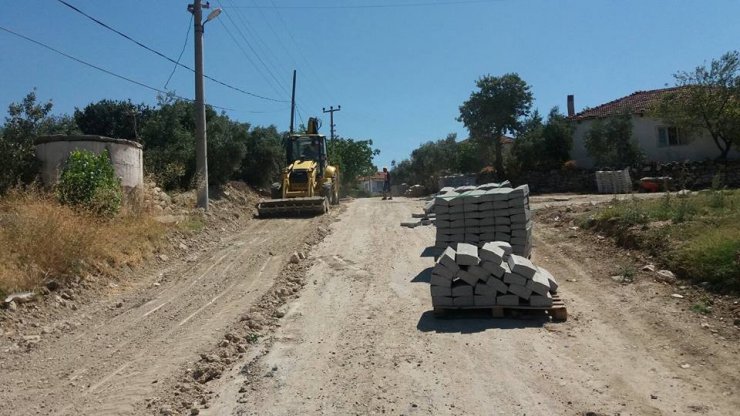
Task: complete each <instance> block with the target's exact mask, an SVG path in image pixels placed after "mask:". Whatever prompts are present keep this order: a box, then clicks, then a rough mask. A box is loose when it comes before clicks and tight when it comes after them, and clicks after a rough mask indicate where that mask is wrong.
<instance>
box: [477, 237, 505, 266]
mask: <svg viewBox="0 0 740 416" xmlns="http://www.w3.org/2000/svg"><path fill="white" fill-rule="evenodd" d="M505 255H506V252H505V251H504V249H502V248H501V247H500V246H498V245H497V244H495V243H492V242H488V243H486V244H484V245H483V247H481V248H480V250H478V257H480V259H481V260H486V261H489V262H492V263H496V265H498V264H500V263H501V261H503V259H504V257H505Z"/></svg>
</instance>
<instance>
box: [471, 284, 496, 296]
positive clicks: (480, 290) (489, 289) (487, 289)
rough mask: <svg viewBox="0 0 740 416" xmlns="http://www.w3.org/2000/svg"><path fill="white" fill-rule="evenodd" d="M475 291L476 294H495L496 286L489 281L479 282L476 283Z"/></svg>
mask: <svg viewBox="0 0 740 416" xmlns="http://www.w3.org/2000/svg"><path fill="white" fill-rule="evenodd" d="M474 293H475V294H476V295H495V294H496V288H494V287H493V286H490V285H488V284H487V283H478V284H477V285H475V290H474Z"/></svg>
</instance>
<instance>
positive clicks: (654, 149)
mask: <svg viewBox="0 0 740 416" xmlns="http://www.w3.org/2000/svg"><path fill="white" fill-rule="evenodd" d="M593 124H594V120H583V121H580V122H577V123H576V124H575V130H574V132H573V150H572V151H571V159H573V160H575V161H576V164H577V165H578V166H579V167H582V168H593V167H594V163H593V160H592V159H591V157H590V156H589V154H588V151H586V146H585V144H584V138H585V137H586V133H588V131H589V130H591V127H592V126H593ZM667 126H668V125H667V124H665V123H663V122H661V121H659V120H656V119H653V118H649V117H639V116H633V117H632V137H633V138H635V139H636V140H637V142H638V144H639V145H640V148H641V149H642V151H643V153H644V154H645V160H646V161H648V162H684V161H700V160H707V159H715V158H716V157H717V156H719V149H718V148H717V145H715V144H714V140H712V138H711V136H709V134H708V133H705V134H704V135H703V136H702V135H695V137H692V138H691V139H690V141H689V143H688V144H686V145H681V146H665V147H658V127H667ZM728 156H729V158H731V159H740V152H738V151H737V149H735V150H732V151H731V152H730V154H729V155H728ZM616 168H621V166H620V167H616Z"/></svg>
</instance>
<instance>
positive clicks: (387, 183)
mask: <svg viewBox="0 0 740 416" xmlns="http://www.w3.org/2000/svg"><path fill="white" fill-rule="evenodd" d="M383 175H384V176H385V180H384V181H383V200H386V199H393V196H392V195H391V173H390V172H388V168H386V167H384V168H383Z"/></svg>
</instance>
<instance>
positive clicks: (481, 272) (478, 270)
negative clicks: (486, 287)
mask: <svg viewBox="0 0 740 416" xmlns="http://www.w3.org/2000/svg"><path fill="white" fill-rule="evenodd" d="M468 273H470V274H472V275H473V276H475V277H477V278H478V280H480V281H483V282H485V281H486V280H488V278H489V277H491V273H490V272H489V271H488V270H486V269H484V268H483V267H481V266H468Z"/></svg>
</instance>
